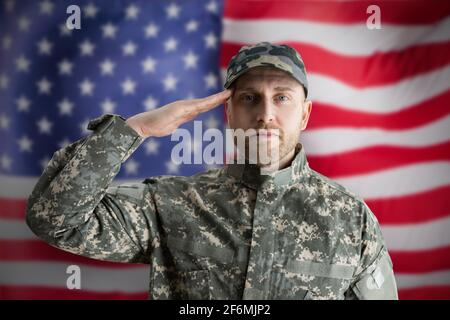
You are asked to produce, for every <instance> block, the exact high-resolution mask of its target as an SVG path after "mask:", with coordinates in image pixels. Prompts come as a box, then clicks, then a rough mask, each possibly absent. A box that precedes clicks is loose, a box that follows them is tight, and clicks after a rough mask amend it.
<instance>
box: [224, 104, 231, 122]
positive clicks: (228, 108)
mask: <svg viewBox="0 0 450 320" xmlns="http://www.w3.org/2000/svg"><path fill="white" fill-rule="evenodd" d="M228 101H229V99H228V100H227V101H225V103H224V107H225V113H226V115H227V122H228V123H230V114H231V110H230V109H231V107H230V104H229V102H228Z"/></svg>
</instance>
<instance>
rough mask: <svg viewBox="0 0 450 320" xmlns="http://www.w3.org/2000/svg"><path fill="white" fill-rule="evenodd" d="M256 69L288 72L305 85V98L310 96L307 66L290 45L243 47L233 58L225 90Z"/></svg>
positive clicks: (258, 44)
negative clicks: (264, 68) (266, 68)
mask: <svg viewBox="0 0 450 320" xmlns="http://www.w3.org/2000/svg"><path fill="white" fill-rule="evenodd" d="M255 67H274V68H277V69H280V70H283V71H286V72H287V73H289V74H290V75H292V76H293V77H294V78H295V79H296V80H297V81H298V82H300V84H302V85H303V88H304V89H305V97H307V96H308V80H307V78H306V70H305V64H304V63H303V59H302V58H301V56H300V54H299V53H298V52H297V51H296V50H295V49H294V48H292V47H290V46H288V45H285V44H282V45H276V44H273V43H270V42H260V43H257V44H255V45H251V46H243V47H242V48H241V49H240V50H239V52H238V53H237V54H236V55H235V56H233V57H232V58H231V60H230V63H229V64H228V69H227V77H226V80H225V84H224V87H225V89H228V88H229V87H230V86H231V84H232V83H233V82H234V81H235V80H236V79H237V78H239V77H240V76H242V75H243V74H244V73H246V72H247V71H248V70H250V69H251V68H255Z"/></svg>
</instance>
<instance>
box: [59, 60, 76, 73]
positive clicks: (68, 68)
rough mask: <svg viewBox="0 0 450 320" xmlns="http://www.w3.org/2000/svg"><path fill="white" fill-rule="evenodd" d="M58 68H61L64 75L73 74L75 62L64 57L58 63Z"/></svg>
mask: <svg viewBox="0 0 450 320" xmlns="http://www.w3.org/2000/svg"><path fill="white" fill-rule="evenodd" d="M58 68H59V74H61V75H64V74H67V75H71V74H72V68H73V63H71V62H70V61H69V60H67V59H64V60H62V61H61V62H60V63H59V64H58Z"/></svg>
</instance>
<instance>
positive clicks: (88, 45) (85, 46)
mask: <svg viewBox="0 0 450 320" xmlns="http://www.w3.org/2000/svg"><path fill="white" fill-rule="evenodd" d="M94 49H95V45H94V44H93V43H92V42H90V41H89V39H86V40H84V41H83V42H82V43H81V44H80V50H81V55H82V56H92V55H93V54H94Z"/></svg>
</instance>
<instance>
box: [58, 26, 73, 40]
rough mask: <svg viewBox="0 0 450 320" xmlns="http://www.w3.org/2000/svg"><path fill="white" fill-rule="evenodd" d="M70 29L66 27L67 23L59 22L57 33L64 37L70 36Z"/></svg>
mask: <svg viewBox="0 0 450 320" xmlns="http://www.w3.org/2000/svg"><path fill="white" fill-rule="evenodd" d="M72 31H73V30H71V29H69V28H67V25H66V24H65V23H61V24H60V25H59V34H60V35H61V36H62V37H65V36H71V35H72Z"/></svg>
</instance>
